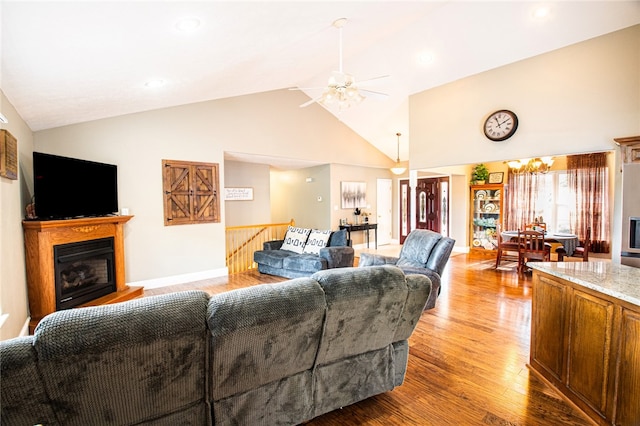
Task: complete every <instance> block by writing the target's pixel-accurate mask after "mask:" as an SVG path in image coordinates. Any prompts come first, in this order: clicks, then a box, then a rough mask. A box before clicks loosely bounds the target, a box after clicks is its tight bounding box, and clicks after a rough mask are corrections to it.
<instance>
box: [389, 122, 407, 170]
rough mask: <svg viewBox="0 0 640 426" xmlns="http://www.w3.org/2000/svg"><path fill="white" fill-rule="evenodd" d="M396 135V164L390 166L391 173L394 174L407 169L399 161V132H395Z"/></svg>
mask: <svg viewBox="0 0 640 426" xmlns="http://www.w3.org/2000/svg"><path fill="white" fill-rule="evenodd" d="M396 136H397V137H398V156H397V157H396V165H395V166H393V167H392V168H391V173H393V174H394V175H401V174H403V173H404V172H405V171H406V170H407V168H406V167H404V166H403V165H402V163H400V136H401V134H400V132H398V133H396Z"/></svg>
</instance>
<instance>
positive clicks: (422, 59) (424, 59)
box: [416, 50, 434, 65]
mask: <svg viewBox="0 0 640 426" xmlns="http://www.w3.org/2000/svg"><path fill="white" fill-rule="evenodd" d="M433 59H434V57H433V53H431V52H429V51H426V50H425V51H424V52H420V53H418V55H417V56H416V60H417V61H418V63H419V64H420V65H428V64H430V63H432V62H433Z"/></svg>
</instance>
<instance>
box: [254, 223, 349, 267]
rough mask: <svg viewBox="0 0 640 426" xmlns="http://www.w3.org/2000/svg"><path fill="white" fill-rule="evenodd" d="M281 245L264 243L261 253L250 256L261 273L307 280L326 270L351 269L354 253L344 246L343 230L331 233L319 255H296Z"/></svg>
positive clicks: (303, 244)
mask: <svg viewBox="0 0 640 426" xmlns="http://www.w3.org/2000/svg"><path fill="white" fill-rule="evenodd" d="M295 229H301V228H295ZM287 232H289V231H287ZM325 232H326V231H325ZM287 235H288V234H287ZM309 235H312V234H309ZM308 238H312V236H308ZM285 239H286V237H285ZM300 241H301V242H300V244H302V246H303V247H304V246H305V244H310V243H309V242H307V241H302V240H300ZM284 242H285V240H274V241H267V242H265V243H264V244H263V250H258V251H255V252H254V253H253V261H254V262H256V263H257V264H258V271H260V273H262V274H270V275H278V276H281V277H285V278H300V277H309V276H311V275H313V274H314V273H315V272H318V271H322V270H325V269H334V268H346V267H350V266H353V260H354V250H353V247H349V246H348V244H347V231H346V230H344V229H341V230H340V231H334V232H331V233H330V236H329V240H328V242H327V244H326V246H324V247H322V248H320V249H319V252H318V254H315V253H304V252H303V253H297V252H295V251H291V250H286V249H283V244H284ZM303 247H302V248H303ZM302 248H301V249H302Z"/></svg>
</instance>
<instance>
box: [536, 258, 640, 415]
mask: <svg viewBox="0 0 640 426" xmlns="http://www.w3.org/2000/svg"><path fill="white" fill-rule="evenodd" d="M527 266H529V267H530V268H532V269H533V280H532V287H533V295H532V309H531V354H530V367H531V369H532V370H533V371H534V372H537V373H538V374H540V375H541V376H542V377H543V378H544V379H546V380H547V381H549V382H550V383H551V384H552V385H553V386H554V387H555V388H557V389H558V390H559V391H560V392H561V393H562V394H563V395H565V396H566V397H567V398H568V399H569V400H571V401H572V402H573V403H575V404H576V405H577V406H578V407H579V408H580V409H582V410H583V411H584V412H585V413H586V414H587V415H588V416H589V417H591V418H592V419H593V420H594V421H595V422H596V423H598V424H601V425H610V424H616V425H639V424H640V397H639V395H640V269H639V268H633V267H629V266H624V265H619V264H614V263H611V262H530V263H528V264H527Z"/></svg>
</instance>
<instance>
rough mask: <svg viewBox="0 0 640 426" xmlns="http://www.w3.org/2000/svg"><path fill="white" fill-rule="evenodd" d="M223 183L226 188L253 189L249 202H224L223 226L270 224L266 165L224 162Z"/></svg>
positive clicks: (269, 199)
mask: <svg viewBox="0 0 640 426" xmlns="http://www.w3.org/2000/svg"><path fill="white" fill-rule="evenodd" d="M224 183H225V184H224V186H225V187H227V188H253V200H251V201H224V211H225V215H224V217H225V226H242V225H257V224H261V223H271V211H270V205H271V193H270V184H269V166H268V165H266V164H254V163H242V162H238V161H225V162H224Z"/></svg>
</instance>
